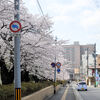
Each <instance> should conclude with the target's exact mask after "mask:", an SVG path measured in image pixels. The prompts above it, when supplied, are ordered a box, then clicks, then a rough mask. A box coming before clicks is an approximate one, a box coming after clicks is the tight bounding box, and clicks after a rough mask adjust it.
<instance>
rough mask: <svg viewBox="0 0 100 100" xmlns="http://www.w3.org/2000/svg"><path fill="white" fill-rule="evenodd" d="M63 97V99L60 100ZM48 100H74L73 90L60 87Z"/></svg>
mask: <svg viewBox="0 0 100 100" xmlns="http://www.w3.org/2000/svg"><path fill="white" fill-rule="evenodd" d="M63 97H64V99H62V98H63ZM48 100H75V96H74V93H73V89H72V87H71V86H69V87H66V86H65V87H61V88H60V90H59V91H58V92H57V93H56V94H55V95H53V96H52V97H51V98H49V99H48Z"/></svg>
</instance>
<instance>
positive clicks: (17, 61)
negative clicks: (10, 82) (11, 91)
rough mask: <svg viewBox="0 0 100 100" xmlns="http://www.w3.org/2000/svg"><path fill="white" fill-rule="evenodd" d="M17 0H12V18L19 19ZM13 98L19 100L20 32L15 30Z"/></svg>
mask: <svg viewBox="0 0 100 100" xmlns="http://www.w3.org/2000/svg"><path fill="white" fill-rule="evenodd" d="M19 1H20V0H14V9H15V12H14V13H15V14H14V20H17V21H19ZM14 82H15V83H14V85H15V86H14V87H15V95H14V100H21V70H20V34H19V32H17V33H16V34H15V36H14Z"/></svg>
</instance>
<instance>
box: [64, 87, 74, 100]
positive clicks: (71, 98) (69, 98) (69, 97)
mask: <svg viewBox="0 0 100 100" xmlns="http://www.w3.org/2000/svg"><path fill="white" fill-rule="evenodd" d="M66 100H76V99H75V95H74V92H73V89H72V87H71V86H70V87H69V89H68V92H67V95H66Z"/></svg>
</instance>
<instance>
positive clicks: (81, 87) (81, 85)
mask: <svg viewBox="0 0 100 100" xmlns="http://www.w3.org/2000/svg"><path fill="white" fill-rule="evenodd" d="M77 90H78V91H80V90H84V91H87V85H86V82H79V83H78V86H77Z"/></svg>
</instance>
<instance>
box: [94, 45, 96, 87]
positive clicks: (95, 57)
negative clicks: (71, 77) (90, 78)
mask: <svg viewBox="0 0 100 100" xmlns="http://www.w3.org/2000/svg"><path fill="white" fill-rule="evenodd" d="M94 68H95V76H94V78H95V82H94V86H95V87H96V43H95V44H94Z"/></svg>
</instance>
